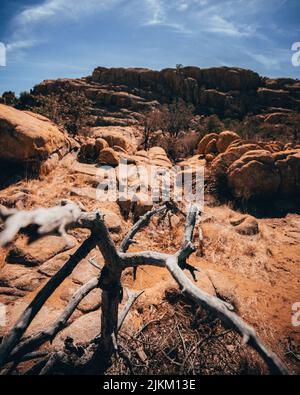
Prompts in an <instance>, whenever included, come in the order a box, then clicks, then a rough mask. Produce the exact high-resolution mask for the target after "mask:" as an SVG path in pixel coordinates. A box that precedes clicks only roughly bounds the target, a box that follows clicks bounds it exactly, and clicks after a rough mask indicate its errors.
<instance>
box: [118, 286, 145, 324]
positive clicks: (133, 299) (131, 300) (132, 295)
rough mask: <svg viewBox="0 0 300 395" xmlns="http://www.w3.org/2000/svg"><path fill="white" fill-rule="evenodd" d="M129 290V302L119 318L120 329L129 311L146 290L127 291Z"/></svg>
mask: <svg viewBox="0 0 300 395" xmlns="http://www.w3.org/2000/svg"><path fill="white" fill-rule="evenodd" d="M127 292H128V300H127V303H126V305H125V307H124V309H123V311H122V312H121V314H120V315H119V320H118V331H120V329H121V327H122V325H123V323H124V321H125V318H126V316H127V314H128V313H129V310H130V309H131V307H132V305H133V304H134V303H135V302H136V300H137V299H138V298H139V297H140V296H141V295H142V294H143V293H144V291H138V292H132V291H127Z"/></svg>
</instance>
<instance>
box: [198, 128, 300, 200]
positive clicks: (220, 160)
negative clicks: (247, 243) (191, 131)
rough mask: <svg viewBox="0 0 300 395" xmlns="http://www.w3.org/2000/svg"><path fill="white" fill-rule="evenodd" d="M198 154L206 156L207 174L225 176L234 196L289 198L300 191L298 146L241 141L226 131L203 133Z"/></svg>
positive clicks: (246, 198)
mask: <svg viewBox="0 0 300 395" xmlns="http://www.w3.org/2000/svg"><path fill="white" fill-rule="evenodd" d="M198 154H202V155H206V156H208V155H209V158H207V161H208V162H211V165H210V173H211V174H212V175H213V176H214V178H215V179H221V178H222V179H223V180H224V179H225V181H226V183H227V187H228V189H229V191H230V192H231V194H232V196H233V197H234V198H237V199H241V200H246V201H247V200H250V199H268V198H274V197H277V198H279V197H280V198H289V197H294V196H297V195H299V193H300V149H299V148H295V149H290V146H288V145H284V144H283V143H281V142H278V141H274V142H262V141H251V140H243V139H241V138H239V136H238V135H237V134H235V133H233V132H230V131H226V132H222V133H220V134H219V135H218V134H215V133H211V134H208V135H206V136H205V137H204V138H203V139H202V140H201V141H200V143H199V146H198ZM212 158H213V159H212Z"/></svg>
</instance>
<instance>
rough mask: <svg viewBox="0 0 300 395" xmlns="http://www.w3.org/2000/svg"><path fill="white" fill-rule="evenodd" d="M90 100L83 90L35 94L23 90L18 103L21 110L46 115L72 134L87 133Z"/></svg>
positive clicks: (17, 105) (89, 118)
mask: <svg viewBox="0 0 300 395" xmlns="http://www.w3.org/2000/svg"><path fill="white" fill-rule="evenodd" d="M90 106H91V103H90V101H89V100H88V99H87V98H86V96H85V95H84V94H83V93H81V92H61V93H59V94H52V95H47V96H43V95H38V96H36V95H33V94H31V93H29V92H23V93H21V95H20V98H19V100H18V102H17V104H16V107H17V108H19V109H20V110H29V111H33V112H35V113H37V114H40V115H44V116H45V117H47V118H49V119H51V120H52V121H53V122H55V123H56V124H58V125H62V126H63V127H64V128H65V129H66V130H67V131H68V132H69V133H70V134H71V135H79V134H85V133H86V130H87V127H88V125H89V123H90V120H91V117H90V113H89V111H90Z"/></svg>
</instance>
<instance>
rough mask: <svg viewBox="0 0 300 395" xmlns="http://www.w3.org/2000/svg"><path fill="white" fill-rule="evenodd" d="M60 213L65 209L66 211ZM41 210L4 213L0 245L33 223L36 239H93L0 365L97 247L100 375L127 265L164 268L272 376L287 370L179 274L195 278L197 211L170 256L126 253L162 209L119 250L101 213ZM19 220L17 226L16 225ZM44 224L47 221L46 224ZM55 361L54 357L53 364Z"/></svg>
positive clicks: (49, 287) (45, 292)
mask: <svg viewBox="0 0 300 395" xmlns="http://www.w3.org/2000/svg"><path fill="white" fill-rule="evenodd" d="M63 209H65V211H64V210H63ZM41 210H43V211H39V210H35V211H33V212H31V213H26V212H24V211H22V212H17V211H15V210H13V211H11V212H9V213H8V212H6V213H4V214H3V210H2V218H6V222H5V227H4V234H1V235H0V242H1V243H2V244H6V243H7V242H9V241H11V240H12V238H13V237H14V236H15V234H16V233H17V232H18V231H20V230H21V229H24V228H26V227H27V226H29V225H33V224H35V225H38V233H39V234H40V235H44V234H49V233H51V232H59V233H60V234H62V235H65V232H66V230H67V229H69V228H73V227H85V228H88V229H90V230H91V236H90V237H89V238H88V239H87V240H86V241H85V242H84V243H83V244H82V245H81V247H80V248H79V249H78V250H77V251H76V253H75V254H74V255H73V256H72V257H71V258H70V259H69V261H68V262H67V263H66V264H65V265H64V266H63V268H62V269H60V270H59V271H58V272H57V273H56V275H54V276H53V277H52V278H51V280H49V282H48V283H47V284H46V285H45V286H44V287H43V288H42V290H41V291H40V292H39V293H38V295H37V296H36V297H35V298H34V300H33V301H32V302H31V303H30V305H29V306H28V308H27V309H26V310H25V312H24V313H23V314H22V315H21V317H20V318H19V320H18V321H17V323H16V324H15V326H14V327H13V328H12V330H11V331H10V333H9V334H8V335H7V336H6V337H5V338H4V339H3V341H2V344H1V346H0V366H1V365H3V363H4V362H5V361H6V360H7V358H8V356H9V354H10V353H11V352H12V350H13V349H14V348H15V346H16V345H17V343H18V342H19V340H20V339H21V337H22V335H23V334H24V333H25V331H26V329H27V328H28V326H29V324H30V323H31V321H32V320H33V318H34V317H35V315H36V314H37V313H38V311H39V310H40V309H41V307H42V306H43V304H44V303H45V302H46V300H47V299H48V297H49V296H50V295H51V294H52V293H53V292H54V291H55V289H56V288H57V287H58V285H60V284H61V283H62V281H63V280H64V279H65V278H66V277H67V276H68V275H69V274H71V272H72V270H73V269H74V268H75V267H76V265H77V264H78V263H79V262H80V261H81V260H82V259H83V258H84V257H85V256H86V255H87V254H88V253H89V251H90V250H91V249H93V248H94V247H95V246H96V245H97V246H98V247H99V249H100V251H101V253H102V255H103V257H104V261H105V265H104V267H103V269H102V271H101V275H100V279H99V283H98V285H99V287H100V288H101V289H102V306H101V311H102V315H101V338H100V342H99V345H98V349H97V350H96V352H95V353H94V358H96V360H97V356H98V355H99V351H100V350H101V355H102V356H103V361H102V366H101V369H100V370H101V372H104V371H105V368H106V367H107V366H108V361H109V359H110V357H111V356H112V355H113V353H114V350H115V347H116V339H117V333H118V328H119V324H120V319H122V320H124V319H123V318H122V316H121V317H120V318H119V319H118V308H119V304H120V302H121V300H122V286H121V274H122V271H123V270H124V269H125V268H127V267H138V266H141V265H152V266H159V267H165V268H166V269H167V270H168V271H169V272H170V274H171V275H172V277H173V278H174V279H175V281H176V282H177V284H178V285H179V287H180V289H181V290H182V293H184V294H186V295H187V296H188V297H190V298H191V299H193V300H194V301H195V302H196V303H197V304H199V305H201V306H203V307H204V308H205V309H208V310H210V311H212V312H213V313H215V314H216V316H217V317H219V318H220V319H221V320H222V321H223V322H225V323H227V324H229V326H230V327H232V328H234V329H235V330H236V331H237V332H239V334H240V335H241V336H242V337H243V340H244V342H245V343H247V344H249V345H250V346H251V347H253V348H254V349H255V350H256V351H257V352H258V354H259V355H260V356H261V357H262V358H263V360H264V361H265V362H266V364H267V366H268V367H269V369H270V372H272V373H280V374H285V373H287V370H286V368H285V367H284V365H283V364H282V362H281V361H280V360H279V358H278V357H277V356H276V355H275V354H274V353H272V352H271V351H269V350H268V349H267V348H266V347H265V346H264V345H263V344H262V342H261V341H260V340H259V339H258V337H257V336H256V333H255V331H254V329H253V328H252V327H250V326H249V325H248V324H246V323H245V322H244V321H243V320H242V319H241V318H240V317H239V316H237V315H236V314H235V313H234V312H232V311H230V310H229V308H230V307H231V306H230V305H229V304H228V303H225V302H223V301H222V300H220V299H218V298H216V297H214V296H210V295H208V294H206V293H205V292H203V291H202V290H201V289H199V288H198V287H197V286H196V285H195V284H194V283H193V282H192V281H191V280H190V279H189V278H188V277H187V276H186V275H185V273H184V272H183V270H184V269H187V270H189V271H190V272H191V273H192V275H193V270H194V271H195V270H196V269H195V268H193V267H192V266H191V265H189V264H187V263H186V260H187V258H188V257H189V256H190V255H191V254H192V253H193V252H194V251H195V247H194V245H193V243H192V241H193V232H194V228H195V225H196V222H197V217H198V214H199V211H198V208H197V207H196V206H195V205H191V206H190V209H189V212H188V215H187V216H186V226H185V231H184V238H183V243H182V247H181V248H180V249H179V251H177V252H176V253H175V254H173V255H170V254H164V253H159V252H154V251H143V252H138V253H127V252H126V251H127V249H128V247H129V245H130V243H131V240H133V237H134V236H135V234H136V233H137V232H138V231H139V230H140V229H141V228H142V227H143V226H144V225H145V224H146V223H147V221H148V220H149V218H151V216H152V215H154V214H155V213H157V212H160V211H161V210H163V208H162V207H160V208H157V209H155V210H152V212H150V213H148V215H145V216H144V217H143V218H141V219H140V221H138V222H137V224H136V225H137V226H134V227H133V230H131V231H130V232H129V234H128V235H127V236H126V237H125V239H124V240H123V243H122V245H121V248H120V250H119V251H117V249H116V246H115V244H114V242H113V240H112V239H111V237H110V235H109V232H108V229H107V226H106V225H105V222H104V220H103V216H102V215H101V213H100V212H93V213H84V212H82V211H81V210H80V209H79V208H78V207H77V206H76V205H74V204H73V203H70V202H68V203H66V205H65V206H62V207H61V206H59V207H56V208H52V209H41ZM48 210H49V212H48ZM4 211H5V210H4ZM27 214H28V215H27ZM5 216H6V217H5ZM17 220H18V222H19V223H18V224H17ZM47 221H48V222H49V223H47ZM130 303H131V302H130ZM130 303H129V307H128V309H125V311H124V314H125V313H126V314H127V313H128V311H129V308H130V306H131V305H132V303H131V304H130ZM126 314H125V316H126ZM53 360H54V356H53V359H52V361H53ZM49 363H50V362H49ZM51 363H52V362H51ZM48 366H49V365H48ZM45 369H46V367H45ZM47 369H48V368H47ZM47 369H46V370H47Z"/></svg>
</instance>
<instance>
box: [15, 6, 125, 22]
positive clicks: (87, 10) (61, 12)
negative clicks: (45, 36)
mask: <svg viewBox="0 0 300 395" xmlns="http://www.w3.org/2000/svg"><path fill="white" fill-rule="evenodd" d="M118 3H120V0H109V1H108V0H85V1H80V0H44V1H43V2H42V3H41V4H37V5H33V6H30V7H27V8H25V9H24V10H23V11H22V12H21V13H20V14H19V15H17V17H16V19H15V21H16V23H17V24H20V25H28V24H31V23H36V22H41V21H43V20H45V19H46V20H49V19H51V17H54V16H55V17H58V18H60V17H61V18H78V17H83V16H84V15H88V14H91V13H93V12H95V11H100V10H105V9H109V8H113V7H114V6H115V5H116V4H118Z"/></svg>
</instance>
